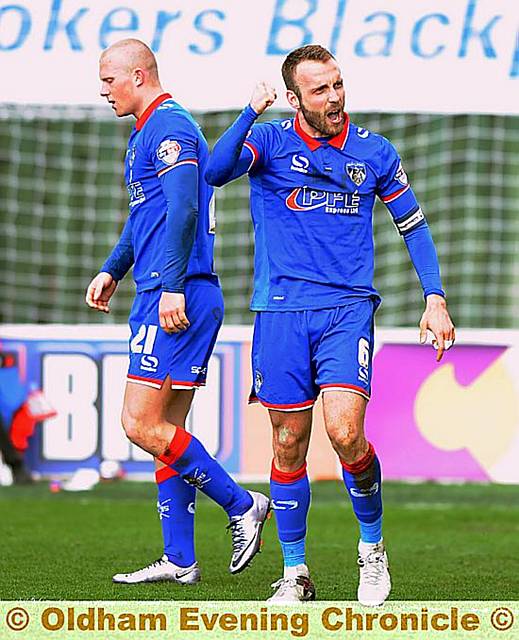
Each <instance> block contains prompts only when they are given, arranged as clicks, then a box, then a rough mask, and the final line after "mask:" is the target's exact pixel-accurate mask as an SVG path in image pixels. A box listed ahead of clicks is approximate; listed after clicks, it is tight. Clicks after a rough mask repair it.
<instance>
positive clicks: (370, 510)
mask: <svg viewBox="0 0 519 640" xmlns="http://www.w3.org/2000/svg"><path fill="white" fill-rule="evenodd" d="M341 463H342V477H343V480H344V484H345V485H346V489H347V490H348V494H349V496H350V499H351V504H352V506H353V512H354V513H355V515H356V516H357V520H358V521H359V526H360V539H361V540H362V541H363V542H368V543H376V542H380V540H381V539H382V476H381V472H380V463H379V461H378V458H377V455H376V453H375V450H374V449H373V445H372V444H371V443H370V445H369V449H368V452H367V453H366V454H365V455H364V456H363V457H362V458H361V459H360V460H358V461H357V462H354V463H352V464H346V463H345V462H342V461H341Z"/></svg>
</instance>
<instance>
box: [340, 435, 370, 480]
mask: <svg viewBox="0 0 519 640" xmlns="http://www.w3.org/2000/svg"><path fill="white" fill-rule="evenodd" d="M368 445H369V447H368V450H367V452H366V453H365V454H364V455H363V456H362V458H359V459H358V460H357V461H356V462H352V463H351V464H348V463H346V462H344V460H341V464H342V466H343V467H344V468H345V469H346V471H348V472H349V473H351V474H352V475H354V476H355V475H357V474H358V473H362V472H363V471H366V469H367V468H368V467H369V466H370V465H371V464H372V463H373V460H374V459H375V449H374V448H373V445H372V444H371V442H368Z"/></svg>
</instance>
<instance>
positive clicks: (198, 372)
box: [191, 364, 207, 376]
mask: <svg viewBox="0 0 519 640" xmlns="http://www.w3.org/2000/svg"><path fill="white" fill-rule="evenodd" d="M191 373H192V374H194V375H195V376H205V375H206V374H207V367H199V366H198V365H196V364H194V365H193V366H192V367H191Z"/></svg>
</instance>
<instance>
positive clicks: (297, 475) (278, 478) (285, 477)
mask: <svg viewBox="0 0 519 640" xmlns="http://www.w3.org/2000/svg"><path fill="white" fill-rule="evenodd" d="M305 476H306V462H305V463H304V464H303V466H302V467H301V468H300V469H296V471H280V470H279V469H278V468H276V465H275V464H274V460H272V468H271V470H270V477H271V479H272V480H274V482H280V483H281V484H290V483H291V482H297V481H298V480H301V478H304V477H305Z"/></svg>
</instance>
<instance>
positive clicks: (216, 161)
mask: <svg viewBox="0 0 519 640" xmlns="http://www.w3.org/2000/svg"><path fill="white" fill-rule="evenodd" d="M257 117H258V114H257V113H256V112H255V111H254V109H252V107H251V106H250V105H247V106H246V107H245V109H244V110H243V111H242V112H241V113H240V115H239V116H238V118H237V119H236V120H235V121H234V123H233V124H232V125H231V126H230V127H229V128H228V129H227V131H226V132H225V133H224V134H223V135H222V136H221V137H220V138H219V139H218V141H217V142H216V144H215V146H214V149H213V152H212V154H211V157H210V159H209V163H208V165H207V170H206V172H205V179H206V180H207V182H208V183H209V184H211V185H214V186H215V187H221V186H223V185H224V184H226V183H227V182H231V181H232V180H234V179H235V178H239V177H240V176H242V175H243V174H244V173H247V171H248V170H249V168H250V166H251V164H252V162H253V160H254V156H253V154H252V152H251V150H250V149H247V147H244V146H243V143H244V142H245V138H246V137H247V133H248V132H249V129H250V128H251V126H252V125H253V124H254V121H255V120H256V118H257Z"/></svg>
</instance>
